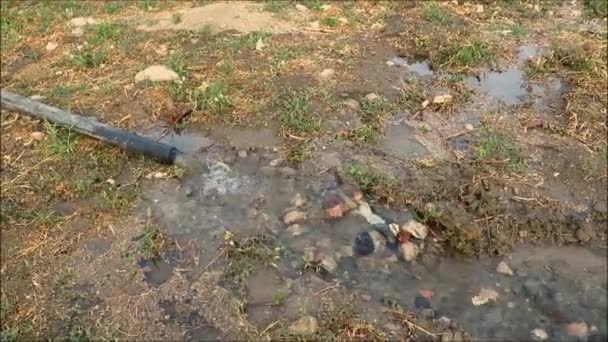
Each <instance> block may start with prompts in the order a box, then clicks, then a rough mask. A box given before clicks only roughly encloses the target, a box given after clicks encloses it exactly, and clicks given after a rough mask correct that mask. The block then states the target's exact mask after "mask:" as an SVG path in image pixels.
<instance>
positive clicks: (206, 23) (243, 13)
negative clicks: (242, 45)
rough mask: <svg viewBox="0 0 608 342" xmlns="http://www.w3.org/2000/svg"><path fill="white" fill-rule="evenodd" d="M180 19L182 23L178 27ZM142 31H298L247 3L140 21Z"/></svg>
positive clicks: (202, 8)
mask: <svg viewBox="0 0 608 342" xmlns="http://www.w3.org/2000/svg"><path fill="white" fill-rule="evenodd" d="M176 16H179V17H180V18H181V19H180V21H179V22H178V23H175V19H174V18H176ZM138 21H139V22H140V24H139V25H138V26H137V29H138V30H141V31H160V30H193V31H196V30H201V29H209V30H211V32H213V33H218V32H222V31H229V30H235V31H238V32H241V33H249V32H253V31H265V32H270V33H285V32H290V31H293V30H295V28H294V27H293V26H292V25H291V24H289V23H287V22H285V21H283V20H280V19H278V18H275V17H274V16H273V15H272V14H271V13H268V12H264V11H263V6H262V5H261V4H257V3H252V2H247V1H231V2H217V3H213V4H210V5H207V6H202V7H193V8H184V9H179V10H175V11H170V12H162V13H159V14H155V15H150V16H147V17H146V18H140V19H139V20H138Z"/></svg>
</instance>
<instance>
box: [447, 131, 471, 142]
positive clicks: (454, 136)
mask: <svg viewBox="0 0 608 342" xmlns="http://www.w3.org/2000/svg"><path fill="white" fill-rule="evenodd" d="M467 132H468V131H460V132H457V133H454V134H452V135H448V136H447V137H445V138H444V139H445V140H450V139H454V138H457V137H459V136H461V135H463V134H466V133H467Z"/></svg>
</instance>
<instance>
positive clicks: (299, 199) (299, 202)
mask: <svg viewBox="0 0 608 342" xmlns="http://www.w3.org/2000/svg"><path fill="white" fill-rule="evenodd" d="M304 204H306V199H305V198H304V196H302V194H300V193H297V194H296V195H295V196H293V198H292V199H291V205H293V206H294V207H298V208H299V207H302V206H303V205H304Z"/></svg>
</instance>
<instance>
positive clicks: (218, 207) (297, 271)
mask: <svg viewBox="0 0 608 342" xmlns="http://www.w3.org/2000/svg"><path fill="white" fill-rule="evenodd" d="M197 158H198V160H197V161H196V162H194V163H193V166H192V167H191V168H189V169H188V170H187V171H186V175H185V176H184V177H183V178H182V180H181V181H177V180H167V181H162V182H153V183H151V184H147V185H146V186H145V188H144V193H145V199H146V200H145V201H144V203H143V206H142V215H144V214H143V213H144V212H145V209H144V207H148V206H149V207H150V208H151V209H152V213H153V215H154V217H155V219H156V221H157V222H158V225H159V229H161V231H162V232H163V233H164V234H165V235H167V236H168V237H170V238H171V239H173V240H175V241H177V243H178V244H179V246H180V248H179V250H172V251H171V252H168V253H166V254H165V255H164V256H163V260H157V261H154V262H152V261H142V262H140V266H142V267H145V269H146V277H147V281H148V282H149V284H150V285H151V286H159V285H162V283H163V282H164V281H166V280H167V279H169V278H170V277H171V276H172V274H173V273H174V272H178V271H179V272H186V275H187V276H188V277H191V278H192V279H193V278H195V277H197V276H198V275H200V274H201V272H203V269H204V267H205V266H206V265H208V264H209V263H210V262H211V261H212V260H213V259H214V258H215V257H216V255H217V254H218V253H219V247H220V246H221V243H222V241H223V240H222V239H223V236H224V233H225V231H230V232H232V233H233V234H235V236H237V237H247V236H253V235H256V234H260V233H264V234H272V235H273V236H275V237H277V238H278V240H279V241H280V243H281V245H282V246H283V247H284V250H283V251H282V257H281V259H280V260H279V262H278V264H277V270H278V274H279V277H280V279H297V278H298V277H301V276H302V275H301V267H302V257H303V256H305V255H311V254H312V255H315V257H318V258H319V259H321V260H325V261H324V263H322V265H325V266H324V267H322V269H323V271H324V272H322V273H323V274H322V275H323V277H324V278H325V279H326V280H328V281H330V280H337V281H339V282H340V283H341V284H343V285H344V286H346V287H348V288H351V289H353V290H356V291H359V292H360V293H364V294H366V296H369V297H370V298H371V301H372V302H374V303H379V304H380V305H385V304H387V303H396V304H399V305H401V306H402V307H404V308H407V309H410V310H412V311H416V312H420V310H424V309H429V308H432V311H429V310H426V311H425V315H426V316H427V317H425V318H427V319H431V320H432V319H438V318H439V317H441V316H446V317H448V318H449V319H450V320H451V322H452V325H457V326H458V327H459V328H461V329H464V330H465V331H467V332H468V333H470V334H471V335H472V336H475V337H476V338H479V339H482V340H483V339H494V340H505V339H519V340H528V339H530V338H532V331H533V329H542V330H544V331H546V332H547V334H548V336H549V338H550V339H552V340H555V339H557V340H561V339H566V340H567V339H571V337H568V336H567V335H566V330H565V329H566V328H565V327H566V326H567V324H569V323H572V322H585V324H587V326H588V327H589V328H588V329H589V332H588V335H589V336H591V338H592V339H593V338H598V339H599V338H601V339H605V337H606V336H607V329H606V321H605V318H606V316H607V314H608V312H607V305H608V303H607V302H606V298H607V294H608V293H607V291H606V288H607V281H606V258H605V256H606V255H605V254H606V252H605V250H592V249H588V248H582V247H581V248H579V247H561V248H558V247H543V246H520V247H519V248H517V249H515V250H514V251H513V253H512V254H511V255H510V256H509V257H508V258H506V259H505V260H506V261H507V262H508V264H509V265H510V266H511V268H512V269H513V271H514V275H512V276H510V275H505V274H499V273H497V272H496V265H497V264H498V262H499V261H501V260H502V259H500V260H499V259H493V258H487V259H482V260H477V259H470V258H463V257H459V256H455V257H448V256H446V255H439V254H437V253H435V252H434V251H433V249H432V248H431V247H430V246H431V245H432V241H427V243H426V245H427V247H426V248H425V249H424V250H423V251H422V252H421V254H420V255H419V256H418V258H417V259H416V260H415V261H413V262H406V261H405V260H403V259H402V258H401V257H398V256H397V255H396V254H394V253H391V251H390V250H385V251H383V252H382V253H375V254H373V255H371V256H366V257H359V256H356V255H353V252H352V251H353V249H352V246H353V241H354V239H355V236H356V235H357V234H358V233H360V232H363V231H369V230H371V229H372V228H371V227H370V225H369V224H368V223H367V222H366V221H365V220H364V219H363V218H361V217H360V216H358V215H355V214H352V213H349V214H346V215H345V216H344V217H343V218H341V219H337V220H328V219H325V218H324V217H323V209H322V201H323V198H324V196H326V195H327V194H328V193H329V192H331V191H333V190H335V189H336V188H339V187H341V186H342V184H341V180H340V178H339V177H338V176H337V175H336V174H335V173H334V172H332V170H331V169H330V170H321V172H317V171H315V172H311V173H306V172H304V171H302V170H296V169H293V168H290V167H287V166H284V165H283V163H282V162H281V160H280V159H277V158H278V155H277V154H276V153H275V152H272V151H269V150H262V149H258V150H256V151H252V150H249V151H247V152H246V153H245V151H244V150H241V151H238V150H236V149H233V148H230V147H224V146H221V145H210V146H209V147H207V148H205V149H203V151H201V152H200V153H199V154H198V155H197ZM296 194H300V195H301V197H303V198H304V199H305V203H304V204H303V205H301V207H300V210H302V211H304V212H305V213H306V219H304V220H303V221H302V222H300V224H299V229H297V230H294V229H290V230H288V229H287V226H286V225H285V224H284V223H283V220H282V218H283V216H284V214H285V212H286V210H289V208H290V207H292V204H291V203H292V201H293V199H294V197H295V196H296ZM373 209H374V211H375V213H376V214H378V215H380V216H381V217H383V218H384V219H387V220H390V221H394V222H404V221H407V220H409V219H411V218H412V215H411V214H410V213H409V212H408V211H407V209H406V208H405V209H403V210H390V209H386V208H380V207H373ZM428 239H432V236H431V235H430V236H429V238H427V240H428ZM184 270H186V271H184ZM271 283H272V282H271ZM275 285H276V284H275ZM275 285H273V284H269V283H268V282H263V286H275ZM252 286H253V287H252ZM252 286H250V287H249V289H250V292H251V293H250V295H252V296H254V297H255V293H256V290H255V286H254V285H252ZM276 286H279V285H276ZM482 288H486V289H487V288H490V289H492V290H493V291H495V292H496V293H497V296H496V297H495V298H494V299H493V300H490V301H489V302H487V303H485V304H483V305H474V304H473V300H472V298H473V297H475V296H477V295H478V294H479V293H480V291H481V289H482ZM422 289H428V290H431V291H433V293H434V295H433V297H432V298H431V300H430V301H427V300H422V299H421V298H420V295H419V294H420V290H422ZM252 300H255V298H253V299H252ZM362 309H363V308H362ZM251 310H254V308H251ZM256 315H258V316H259V313H258V314H256ZM254 316H255V315H254ZM252 317H253V316H252ZM252 319H253V318H252Z"/></svg>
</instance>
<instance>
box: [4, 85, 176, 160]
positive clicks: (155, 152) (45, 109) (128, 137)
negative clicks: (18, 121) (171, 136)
mask: <svg viewBox="0 0 608 342" xmlns="http://www.w3.org/2000/svg"><path fill="white" fill-rule="evenodd" d="M1 103H2V106H3V107H4V108H5V109H8V110H14V111H17V112H20V113H23V114H25V115H28V116H31V117H34V118H37V119H42V120H46V121H49V122H51V123H53V124H56V125H58V126H61V127H65V128H68V129H73V130H74V131H76V132H78V133H81V134H84V135H87V136H89V137H92V138H95V139H98V140H101V141H105V142H107V143H109V144H112V145H114V146H118V147H120V148H122V149H125V150H127V151H129V152H134V153H140V154H143V155H146V156H148V157H151V158H154V159H156V160H157V161H159V162H161V163H166V164H174V163H175V162H176V161H177V160H178V159H180V158H179V157H180V156H181V155H182V153H181V152H180V151H179V150H178V149H177V148H175V147H173V146H169V145H166V144H163V143H159V142H158V141H154V140H151V139H148V138H145V137H142V136H140V135H137V134H134V133H130V132H126V131H123V130H120V129H117V128H114V127H111V126H108V125H105V124H102V123H100V122H96V121H93V120H90V119H87V118H85V117H82V116H79V115H74V114H71V113H67V112H64V111H63V110H61V109H58V108H55V107H52V106H49V105H46V104H44V103H40V102H37V101H34V100H31V99H29V98H27V97H23V96H20V95H17V94H13V93H11V92H8V91H5V90H2V91H1ZM180 160H181V159H180Z"/></svg>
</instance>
